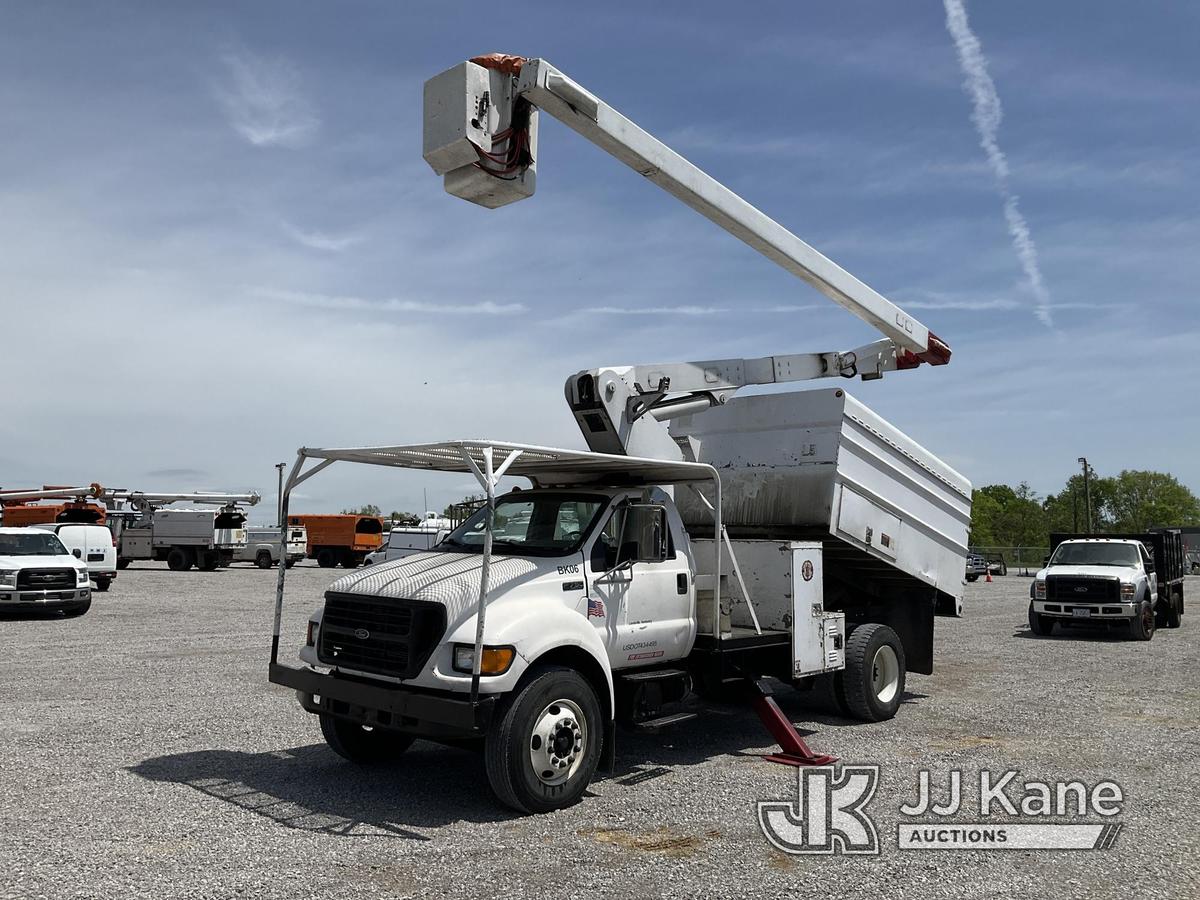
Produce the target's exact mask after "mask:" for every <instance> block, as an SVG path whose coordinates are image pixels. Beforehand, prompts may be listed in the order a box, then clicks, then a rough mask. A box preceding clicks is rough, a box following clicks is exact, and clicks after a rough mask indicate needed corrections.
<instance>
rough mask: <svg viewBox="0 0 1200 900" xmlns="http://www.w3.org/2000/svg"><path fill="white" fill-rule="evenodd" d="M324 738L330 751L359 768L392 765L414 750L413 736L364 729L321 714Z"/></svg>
mask: <svg viewBox="0 0 1200 900" xmlns="http://www.w3.org/2000/svg"><path fill="white" fill-rule="evenodd" d="M320 718H321V734H322V735H323V736H324V738H325V743H327V744H328V745H329V749H330V750H332V751H333V752H334V753H336V754H337V755H338V756H340V757H342V759H348V760H349V761H350V762H352V763H358V764H359V765H375V764H378V763H386V762H392V761H394V760H395V759H397V758H398V757H399V756H400V755H401V754H403V753H404V751H405V750H407V749H408V748H409V747H411V746H412V742H413V740H414V738H413V736H412V735H409V734H404V733H402V732H399V731H385V730H383V729H380V728H365V727H364V726H362V725H359V724H358V723H357V722H350V721H347V720H346V719H339V718H336V717H335V716H331V715H329V714H328V713H321V716H320Z"/></svg>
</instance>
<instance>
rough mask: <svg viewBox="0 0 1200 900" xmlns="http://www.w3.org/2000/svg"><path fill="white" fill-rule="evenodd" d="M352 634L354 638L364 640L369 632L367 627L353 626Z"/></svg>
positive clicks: (369, 634) (368, 635)
mask: <svg viewBox="0 0 1200 900" xmlns="http://www.w3.org/2000/svg"><path fill="white" fill-rule="evenodd" d="M354 636H355V637H356V638H358V639H359V640H360V641H365V640H366V639H367V638H369V637H370V636H371V632H369V631H367V629H365V628H355V629H354Z"/></svg>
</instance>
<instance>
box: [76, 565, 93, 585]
mask: <svg viewBox="0 0 1200 900" xmlns="http://www.w3.org/2000/svg"><path fill="white" fill-rule="evenodd" d="M75 577H76V578H77V579H78V580H79V583H80V584H81V585H83V584H87V583H88V582H89V581H90V580H91V576H90V575H88V570H87V569H77V570H76V571H75Z"/></svg>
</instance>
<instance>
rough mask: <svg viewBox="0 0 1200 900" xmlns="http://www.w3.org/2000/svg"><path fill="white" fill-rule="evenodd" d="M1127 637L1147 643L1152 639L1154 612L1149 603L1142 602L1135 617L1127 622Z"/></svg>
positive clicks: (1146, 601)
mask: <svg viewBox="0 0 1200 900" xmlns="http://www.w3.org/2000/svg"><path fill="white" fill-rule="evenodd" d="M1129 635H1130V637H1132V638H1133V639H1134V640H1135V641H1148V640H1150V638H1152V637H1154V610H1153V608H1152V607H1151V606H1150V601H1148V600H1143V601H1142V605H1141V606H1139V607H1138V612H1137V615H1136V616H1134V617H1133V618H1132V619H1130V620H1129Z"/></svg>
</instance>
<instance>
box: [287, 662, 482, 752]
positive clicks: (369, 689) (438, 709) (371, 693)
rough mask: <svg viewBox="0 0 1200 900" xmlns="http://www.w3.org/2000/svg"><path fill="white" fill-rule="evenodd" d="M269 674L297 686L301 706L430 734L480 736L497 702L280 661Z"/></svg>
mask: <svg viewBox="0 0 1200 900" xmlns="http://www.w3.org/2000/svg"><path fill="white" fill-rule="evenodd" d="M269 678H270V680H271V683H272V684H279V685H283V686H284V687H290V688H293V689H295V691H296V695H297V698H298V699H299V701H300V705H301V706H302V707H304V708H305V709H306V710H308V711H309V712H311V713H327V714H330V715H334V716H337V717H338V718H341V719H349V720H351V721H354V722H359V723H360V724H363V725H370V726H372V727H378V728H389V729H395V730H398V731H404V732H407V733H409V734H417V735H424V736H427V737H432V738H470V737H479V736H482V735H483V734H484V733H485V732H486V731H487V727H488V724H489V723H490V722H491V720H492V710H493V709H494V707H495V703H496V698H495V697H487V696H484V697H480V698H479V699H478V700H477V701H476V702H474V703H472V702H471V700H470V698H469V697H459V696H454V695H447V694H439V693H433V692H429V691H420V690H414V689H413V688H407V687H401V686H399V685H397V686H395V687H392V686H390V685H384V684H368V683H366V682H363V681H355V680H351V679H349V678H341V677H337V676H335V675H333V674H325V673H321V672H316V671H314V670H312V669H296V668H292V667H291V666H285V665H283V664H281V663H272V664H271V668H270V674H269Z"/></svg>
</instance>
